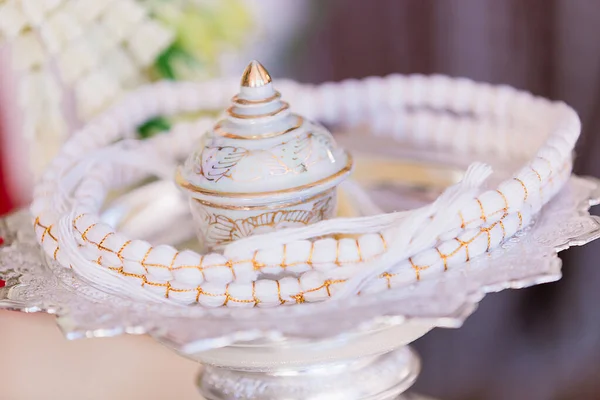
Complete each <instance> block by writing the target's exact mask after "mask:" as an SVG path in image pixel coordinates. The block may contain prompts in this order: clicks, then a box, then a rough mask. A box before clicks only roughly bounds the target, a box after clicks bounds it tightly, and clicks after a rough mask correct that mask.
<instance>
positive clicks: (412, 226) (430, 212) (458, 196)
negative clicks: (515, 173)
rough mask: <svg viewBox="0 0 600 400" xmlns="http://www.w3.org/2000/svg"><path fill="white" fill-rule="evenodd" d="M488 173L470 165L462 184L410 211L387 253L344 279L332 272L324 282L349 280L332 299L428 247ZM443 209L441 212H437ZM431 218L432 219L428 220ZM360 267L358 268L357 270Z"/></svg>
mask: <svg viewBox="0 0 600 400" xmlns="http://www.w3.org/2000/svg"><path fill="white" fill-rule="evenodd" d="M491 173H492V169H491V167H490V166H488V165H486V164H481V163H473V164H471V165H470V166H469V168H468V169H467V172H466V173H465V176H464V177H463V179H462V181H460V182H459V183H457V184H456V185H453V186H451V187H450V188H448V189H447V190H446V191H445V192H444V193H443V194H442V195H441V196H440V197H439V198H438V199H437V200H436V201H435V202H434V203H432V204H430V205H429V206H426V207H424V208H421V209H418V210H415V211H413V212H412V213H411V214H410V215H409V216H408V217H407V218H406V219H405V220H403V221H402V222H401V223H400V224H399V225H398V226H397V228H396V229H395V237H394V238H393V239H392V240H391V241H390V242H389V243H388V251H387V252H385V253H384V254H383V255H382V256H381V257H379V258H378V259H376V260H373V261H371V262H370V263H368V264H367V265H363V266H361V267H356V268H350V269H348V270H347V271H345V272H344V276H341V275H339V272H338V271H336V270H332V272H331V274H330V276H327V278H328V279H349V280H348V281H347V282H346V284H345V285H344V287H343V289H341V290H340V291H339V292H337V293H335V294H334V295H333V296H332V299H340V298H346V297H348V296H353V295H355V294H357V293H358V292H360V290H361V289H362V288H363V287H365V285H367V284H368V283H369V282H371V281H372V280H373V279H375V278H377V277H378V276H380V275H381V274H383V273H384V272H386V271H388V270H390V269H391V268H392V267H394V266H395V265H396V264H398V263H399V262H400V261H403V260H406V259H407V258H409V257H412V256H413V255H415V254H416V253H418V252H419V251H422V250H424V249H426V248H427V247H429V245H430V244H431V241H432V239H433V238H437V237H438V236H439V235H440V234H441V233H443V232H445V230H446V229H447V227H448V224H449V223H450V220H451V219H452V217H454V216H455V215H456V213H458V211H459V210H460V209H461V208H462V207H463V206H464V204H465V202H466V201H469V200H471V199H472V198H473V196H474V195H475V191H476V190H478V189H479V187H480V186H481V185H482V184H483V183H484V182H485V180H486V179H487V178H488V177H489V176H490V174H491ZM441 210H443V212H439V211H441ZM431 216H433V219H431V220H429V218H430V217H431ZM359 268H360V269H359Z"/></svg>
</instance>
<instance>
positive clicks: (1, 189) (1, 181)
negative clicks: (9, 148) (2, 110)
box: [0, 118, 14, 215]
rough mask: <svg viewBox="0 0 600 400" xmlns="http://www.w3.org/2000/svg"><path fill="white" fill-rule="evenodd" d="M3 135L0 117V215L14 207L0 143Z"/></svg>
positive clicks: (4, 133)
mask: <svg viewBox="0 0 600 400" xmlns="http://www.w3.org/2000/svg"><path fill="white" fill-rule="evenodd" d="M3 135H6V132H5V131H4V129H3V128H2V119H1V118H0V215H3V214H6V213H7V212H9V211H11V210H12V209H13V207H14V204H13V201H12V200H11V197H10V194H9V192H8V187H7V184H6V176H7V174H8V170H7V165H6V157H5V156H4V154H3V153H4V151H6V149H3V146H2V145H1V143H2V142H3V140H2V137H3Z"/></svg>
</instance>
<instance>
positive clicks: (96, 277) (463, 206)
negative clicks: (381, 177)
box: [31, 75, 580, 307]
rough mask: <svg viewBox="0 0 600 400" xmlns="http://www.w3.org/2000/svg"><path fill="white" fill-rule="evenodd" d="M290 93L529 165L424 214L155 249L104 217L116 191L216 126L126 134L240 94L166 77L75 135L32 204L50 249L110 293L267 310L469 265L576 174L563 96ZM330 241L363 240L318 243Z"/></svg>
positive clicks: (312, 110) (443, 90)
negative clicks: (138, 136)
mask: <svg viewBox="0 0 600 400" xmlns="http://www.w3.org/2000/svg"><path fill="white" fill-rule="evenodd" d="M278 88H279V89H280V91H281V92H282V93H283V94H284V95H285V96H286V97H287V98H288V99H289V100H290V102H291V103H293V104H294V105H295V108H296V109H297V110H299V111H300V112H301V113H302V114H304V115H307V116H308V117H310V118H315V119H319V120H323V121H325V122H330V123H341V122H348V121H355V122H365V121H366V122H369V123H370V124H371V125H372V126H373V129H374V131H375V132H379V133H380V134H385V133H389V134H391V135H393V136H394V138H395V139H397V140H398V142H400V143H410V144H411V145H413V146H422V147H428V148H436V149H443V150H444V151H446V152H448V153H450V154H453V155H454V156H455V157H456V156H464V155H473V154H474V155H483V156H485V155H486V154H487V155H489V154H490V152H496V153H497V154H498V155H499V156H501V157H503V158H505V159H508V160H519V159H524V160H526V159H528V161H526V162H524V164H523V165H522V166H520V167H518V168H517V166H515V172H514V175H513V176H512V177H510V178H509V179H507V180H504V181H503V182H501V183H500V184H499V185H497V187H495V188H489V189H487V190H485V189H484V188H483V187H482V184H483V183H484V181H485V180H486V178H487V177H488V176H489V174H490V172H491V170H490V168H489V167H487V166H486V165H484V164H478V163H475V164H473V165H472V166H471V167H470V168H469V170H468V171H467V174H466V175H465V177H464V178H463V181H462V182H459V183H458V184H456V185H454V186H452V187H450V188H448V189H447V190H446V191H445V192H444V194H442V195H441V196H440V198H438V199H437V200H436V201H435V202H434V203H432V204H430V205H427V206H425V207H422V208H420V209H417V210H412V211H408V212H404V213H392V214H382V215H375V216H370V217H361V218H354V219H333V220H327V221H323V222H320V223H317V224H315V225H311V226H309V227H306V228H300V229H289V230H285V231H281V232H278V233H276V234H266V235H261V236H253V237H250V238H247V239H243V240H240V241H238V242H233V243H232V244H230V245H229V246H228V247H227V248H226V249H225V251H224V253H223V254H220V253H212V254H204V255H201V254H197V253H195V252H192V251H189V250H185V251H179V250H177V249H175V248H173V247H171V246H167V245H159V246H151V245H150V244H149V243H147V242H144V241H141V240H136V239H134V238H128V237H126V236H125V235H123V234H121V233H119V232H116V231H115V230H114V229H113V228H112V227H110V226H108V225H106V224H105V223H103V222H102V221H101V220H100V218H99V216H98V211H99V209H100V207H101V206H102V203H103V201H104V198H105V196H106V193H107V191H108V190H110V189H114V188H118V187H123V186H124V185H129V184H131V183H133V182H135V181H137V180H139V179H140V178H143V177H144V176H146V175H147V174H154V175H157V176H160V177H166V178H169V177H171V176H172V174H173V173H174V165H175V164H176V162H177V160H179V159H181V158H183V157H184V156H185V155H187V153H188V152H189V148H190V147H192V146H193V145H194V143H195V142H196V140H197V139H198V138H199V137H200V136H201V135H202V133H203V132H205V131H206V130H207V129H208V128H209V127H210V126H211V125H212V121H211V120H209V119H200V120H197V121H195V122H186V123H182V124H180V125H177V126H176V127H174V128H173V130H172V131H171V132H170V133H169V134H167V135H162V136H157V137H154V138H152V139H149V140H148V141H144V142H138V141H132V140H124V141H118V140H119V139H128V138H129V137H130V135H131V132H132V131H133V128H134V127H135V126H137V125H138V124H139V123H141V122H143V121H146V120H147V119H148V118H151V117H153V116H157V115H164V114H173V113H181V112H189V111H197V110H203V109H218V108H223V107H224V106H225V105H226V104H227V101H228V96H226V94H229V93H232V92H233V90H234V89H235V83H234V82H225V81H213V82H208V83H205V84H188V83H159V84H156V85H152V86H147V87H144V88H142V89H140V90H138V91H136V92H135V93H132V94H131V95H129V96H127V98H126V99H125V100H124V101H123V102H121V103H119V104H118V105H117V106H115V107H113V108H111V109H110V110H109V111H108V112H106V113H105V114H103V115H102V116H100V117H99V118H97V119H96V120H94V122H92V123H90V124H89V125H88V126H86V127H85V128H84V129H82V130H81V131H79V132H77V133H75V134H74V135H73V136H72V138H71V139H69V140H68V142H67V143H66V145H65V146H64V147H63V149H62V151H61V152H60V155H59V156H58V157H57V158H56V159H55V160H54V161H53V162H52V164H51V166H50V168H49V169H48V170H47V171H46V173H45V174H44V176H43V178H42V180H41V182H40V183H39V185H38V186H37V188H36V190H35V199H34V202H33V204H32V206H31V211H32V213H33V215H34V216H35V230H36V234H37V237H38V239H39V241H40V243H41V245H42V247H43V248H44V250H45V252H46V253H47V254H48V255H49V256H50V257H52V258H54V259H56V260H57V261H58V262H59V263H60V264H61V265H63V266H65V267H71V268H73V269H74V270H75V272H76V273H78V274H80V275H82V276H83V277H84V278H86V279H88V280H90V281H92V282H94V283H95V284H96V285H98V286H100V287H103V288H105V289H107V290H113V291H115V290H116V291H120V292H122V293H125V294H128V295H131V296H134V297H136V296H138V297H139V296H143V297H144V298H147V299H154V300H158V301H168V302H174V303H179V304H191V303H196V302H197V303H200V304H202V305H204V306H207V307H220V306H230V307H232V306H237V307H252V306H259V307H269V306H278V305H283V304H294V303H302V302H305V301H308V302H314V301H322V300H326V299H328V298H330V297H344V296H348V295H355V294H356V293H358V292H359V291H360V293H361V294H366V293H375V292H379V291H382V290H387V289H388V288H394V287H398V286H402V285H406V284H407V283H410V282H414V281H416V280H419V279H424V278H426V277H427V276H428V275H430V274H436V273H438V272H439V271H443V270H445V269H447V268H452V267H453V266H455V265H457V264H462V263H464V262H466V261H468V260H470V259H471V258H473V257H476V256H480V255H482V254H484V253H486V252H489V251H491V250H493V249H494V248H496V247H498V246H499V245H500V244H501V243H502V242H503V241H505V240H507V239H508V238H510V237H512V236H513V235H515V233H516V232H518V231H519V230H521V229H522V228H524V227H525V226H527V225H528V224H529V223H530V222H531V221H532V218H534V216H535V215H536V214H537V213H538V212H539V210H540V208H541V207H542V206H543V205H544V204H545V203H547V202H548V201H549V200H550V199H552V197H553V196H554V195H555V194H556V193H557V192H558V191H559V190H560V189H561V187H562V186H563V184H564V183H565V182H566V180H567V179H568V177H569V176H570V173H571V164H572V154H571V153H572V150H573V147H574V145H575V142H576V140H577V138H578V136H579V132H580V122H579V119H578V117H577V114H576V113H575V112H574V111H573V110H572V109H571V108H570V107H568V106H567V105H565V104H564V103H558V102H550V101H548V100H545V99H541V98H536V97H533V96H532V95H530V94H528V93H524V92H519V91H516V90H514V89H512V88H509V87H505V86H499V87H494V86H490V85H484V84H475V83H473V82H471V81H468V80H465V79H456V80H455V79H450V78H446V77H442V76H433V77H424V76H409V77H405V76H400V75H393V76H390V77H387V78H368V79H365V80H362V81H354V80H353V81H346V82H341V83H327V84H324V85H320V86H308V85H299V84H296V83H293V82H286V83H284V84H282V83H279V84H278ZM409 111H410V112H409ZM409 115H413V116H414V117H409ZM115 141H117V142H116V143H115ZM113 143H115V144H113ZM524 157H526V158H524ZM371 208H373V207H371ZM328 233H351V234H356V235H357V236H353V237H342V238H340V239H335V238H333V237H326V238H319V239H316V238H317V237H321V236H323V235H324V234H328Z"/></svg>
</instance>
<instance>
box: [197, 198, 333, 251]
mask: <svg viewBox="0 0 600 400" xmlns="http://www.w3.org/2000/svg"><path fill="white" fill-rule="evenodd" d="M334 208H335V204H334V194H333V193H332V194H328V195H327V196H325V197H324V198H323V199H321V200H319V201H317V202H315V203H314V204H313V207H312V208H311V209H308V210H302V209H284V210H276V211H267V212H264V213H261V214H258V215H254V216H251V217H247V218H240V219H235V220H234V219H232V218H230V217H228V216H226V215H223V214H216V213H213V212H210V211H208V210H206V214H205V218H206V221H205V222H206V224H207V225H208V229H207V231H206V237H205V240H206V242H207V243H210V245H211V246H219V245H222V244H225V243H228V242H232V241H234V240H238V239H241V238H244V237H247V236H250V235H255V234H261V233H267V232H270V231H273V230H278V229H284V228H291V227H300V226H305V225H309V224H312V223H315V222H318V221H321V220H323V219H326V218H329V217H331V215H332V214H333V211H334Z"/></svg>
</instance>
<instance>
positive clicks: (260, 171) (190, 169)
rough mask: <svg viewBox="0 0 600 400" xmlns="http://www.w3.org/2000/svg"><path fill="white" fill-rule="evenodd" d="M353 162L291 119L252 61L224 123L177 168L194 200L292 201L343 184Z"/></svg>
mask: <svg viewBox="0 0 600 400" xmlns="http://www.w3.org/2000/svg"><path fill="white" fill-rule="evenodd" d="M351 168H352V159H351V157H350V155H348V154H347V153H346V152H345V151H344V150H343V149H342V148H341V147H339V146H338V145H337V144H336V142H335V141H334V139H333V137H332V135H331V133H330V132H329V131H328V130H327V129H326V128H325V127H323V126H322V125H320V124H317V123H315V122H312V121H310V120H308V119H306V118H304V117H302V116H300V115H297V114H294V113H293V112H292V111H291V109H290V105H289V104H288V103H286V102H285V101H282V100H281V95H280V93H279V92H277V91H276V90H275V89H274V87H273V84H272V83H271V77H270V75H269V73H268V72H267V71H266V69H265V68H264V67H263V66H262V65H261V64H260V63H258V62H257V61H252V62H251V63H250V64H249V65H248V67H247V68H246V70H245V71H244V74H243V76H242V80H241V87H240V92H239V93H238V94H237V95H236V96H234V97H233V99H232V104H231V106H230V107H229V108H228V109H227V110H226V112H225V118H224V119H222V120H220V121H219V122H217V124H216V125H215V126H214V127H213V128H212V130H211V131H209V132H208V133H207V134H206V135H205V136H204V138H203V140H202V143H201V146H200V148H199V149H198V150H197V151H196V152H195V153H193V154H192V155H191V156H190V157H189V158H188V159H187V161H186V162H185V163H184V164H183V165H182V166H181V167H180V168H179V171H178V176H177V182H178V184H179V185H181V186H182V187H184V188H185V189H188V190H189V191H190V192H192V193H193V194H194V195H195V197H207V196H214V197H218V198H219V199H221V200H219V202H220V203H222V202H223V200H222V199H223V197H228V198H236V199H240V198H257V197H271V196H277V201H279V200H281V197H293V196H294V195H297V194H298V192H302V193H303V194H304V192H311V193H313V192H318V191H322V190H327V189H329V188H331V187H333V186H335V185H337V184H339V183H340V182H341V180H343V179H344V178H345V177H346V176H347V175H348V174H349V173H350V170H351Z"/></svg>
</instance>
